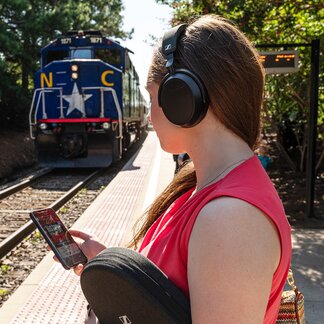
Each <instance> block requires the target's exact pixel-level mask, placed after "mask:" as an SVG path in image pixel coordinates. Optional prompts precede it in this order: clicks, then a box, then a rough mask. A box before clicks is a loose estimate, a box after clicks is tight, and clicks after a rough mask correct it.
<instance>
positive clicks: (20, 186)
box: [0, 168, 53, 200]
mask: <svg viewBox="0 0 324 324" xmlns="http://www.w3.org/2000/svg"><path fill="white" fill-rule="evenodd" d="M52 171H53V169H52V168H50V169H48V168H46V169H43V170H41V171H40V172H38V173H37V174H35V175H33V176H32V177H31V178H30V179H26V180H24V181H22V182H20V183H17V184H15V185H13V186H10V187H8V188H6V189H3V190H1V191H0V200H1V199H4V198H7V197H9V196H10V195H12V194H14V193H16V192H18V191H20V190H22V189H24V188H26V187H29V186H30V185H31V184H32V183H33V182H35V181H36V180H37V179H39V178H41V177H43V176H44V175H46V174H48V173H50V172H52Z"/></svg>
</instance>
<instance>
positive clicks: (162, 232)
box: [139, 156, 291, 324]
mask: <svg viewBox="0 0 324 324" xmlns="http://www.w3.org/2000/svg"><path fill="white" fill-rule="evenodd" d="M194 189H195V188H192V189H191V190H189V191H188V192H186V193H185V194H183V195H182V196H181V197H179V198H178V199H177V200H176V201H175V202H173V203H172V205H171V206H170V207H169V208H168V210H167V211H166V212H165V213H164V214H163V215H161V216H160V217H159V218H158V219H157V220H156V221H155V222H154V224H153V225H152V226H151V227H150V229H149V230H148V231H147V233H146V235H145V237H144V240H143V242H142V244H141V246H140V248H139V252H140V253H142V254H143V255H145V256H147V257H148V258H149V259H150V260H151V261H152V262H154V263H155V264H156V265H157V266H158V267H159V268H160V269H161V270H162V271H163V272H164V273H165V274H166V275H167V276H168V277H169V279H170V280H172V281H173V282H174V283H175V284H176V285H177V286H178V287H179V288H180V289H181V290H182V291H183V292H184V293H185V294H186V295H187V296H188V297H189V288H188V279H187V261H188V260H187V259H188V243H189V238H190V234H191V231H192V228H193V226H194V223H195V220H196V218H197V216H198V214H199V212H200V210H201V209H202V208H203V207H204V206H205V205H206V204H207V203H208V202H209V201H211V200H213V199H216V198H218V197H221V196H228V197H235V198H238V199H242V200H244V201H246V202H248V203H250V204H252V205H254V206H256V207H257V208H259V209H260V210H261V211H262V212H263V213H264V214H266V215H267V216H268V217H269V218H270V219H271V221H272V222H273V223H274V224H275V226H276V227H277V230H278V233H279V237H280V241H281V258H280V262H279V266H278V268H277V270H276V272H275V273H274V275H273V280H272V287H271V292H270V296H269V301H268V306H267V310H266V314H265V318H264V322H263V323H266V324H268V323H269V324H270V323H275V322H276V318H277V314H278V310H279V306H280V299H281V293H282V290H283V287H284V284H285V281H286V278H287V272H288V269H289V267H290V259H291V237H290V226H289V223H288V221H287V218H286V215H285V212H284V209H283V206H282V203H281V200H280V198H279V197H278V194H277V192H276V190H275V188H274V186H273V184H272V182H271V180H270V179H269V177H268V175H267V173H266V172H265V170H264V169H263V167H262V165H261V163H260V162H259V159H258V158H257V157H256V156H253V157H251V158H250V159H248V160H247V161H245V162H243V163H242V164H240V165H239V166H238V167H236V168H235V169H234V170H232V171H231V172H230V173H228V174H227V175H226V176H225V177H224V178H223V179H221V180H219V181H218V182H216V183H213V184H211V185H209V186H208V187H205V188H203V189H202V190H201V191H199V192H197V193H196V194H195V195H193V196H192V197H191V198H190V196H191V194H192V192H193V190H194ZM189 198H190V199H189Z"/></svg>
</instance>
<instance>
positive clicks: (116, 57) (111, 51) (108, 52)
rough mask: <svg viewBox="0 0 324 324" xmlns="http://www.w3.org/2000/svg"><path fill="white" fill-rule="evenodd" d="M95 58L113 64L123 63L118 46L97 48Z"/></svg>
mask: <svg viewBox="0 0 324 324" xmlns="http://www.w3.org/2000/svg"><path fill="white" fill-rule="evenodd" d="M95 59H99V60H102V61H104V62H107V63H109V64H111V65H117V66H120V65H121V64H122V56H121V51H120V49H118V48H96V49H95Z"/></svg>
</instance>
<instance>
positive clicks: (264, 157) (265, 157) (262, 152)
mask: <svg viewBox="0 0 324 324" xmlns="http://www.w3.org/2000/svg"><path fill="white" fill-rule="evenodd" d="M257 156H258V159H259V160H260V162H261V164H262V166H263V167H264V169H265V170H268V167H269V165H270V163H271V162H272V159H271V157H270V156H269V153H268V148H267V142H266V141H262V142H261V144H260V146H259V148H258V149H257Z"/></svg>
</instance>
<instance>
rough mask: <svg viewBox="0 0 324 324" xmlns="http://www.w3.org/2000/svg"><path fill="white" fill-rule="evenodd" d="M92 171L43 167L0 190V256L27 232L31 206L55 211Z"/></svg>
mask: <svg viewBox="0 0 324 324" xmlns="http://www.w3.org/2000/svg"><path fill="white" fill-rule="evenodd" d="M102 171H103V169H99V170H98V169H97V170H95V171H91V173H90V172H89V171H85V170H82V171H77V172H76V171H75V170H74V171H73V172H72V171H71V172H70V173H69V175H66V170H65V171H63V170H44V171H43V172H40V173H39V174H38V175H37V176H35V177H32V178H31V179H28V180H27V181H26V180H25V181H23V182H21V183H19V184H17V185H14V186H11V187H9V188H6V189H4V190H2V191H1V192H0V199H1V200H0V259H1V258H2V257H4V256H5V255H6V254H7V253H8V252H10V251H11V250H12V249H13V248H14V247H16V246H17V245H18V244H19V243H20V242H21V241H22V240H23V239H24V238H25V237H27V236H28V235H30V234H31V233H32V232H33V231H34V230H35V226H34V224H33V222H32V221H31V220H30V218H29V213H30V212H31V211H32V210H35V209H41V208H48V207H50V208H53V209H54V210H58V209H59V208H61V207H62V206H63V205H64V204H65V203H66V202H67V201H69V200H70V199H71V198H72V197H74V196H75V195H76V194H77V193H78V192H79V191H80V190H81V189H82V188H84V187H85V186H86V185H88V184H89V183H90V182H91V181H93V180H94V179H96V178H97V177H98V176H99V175H100V174H101V173H102Z"/></svg>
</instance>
